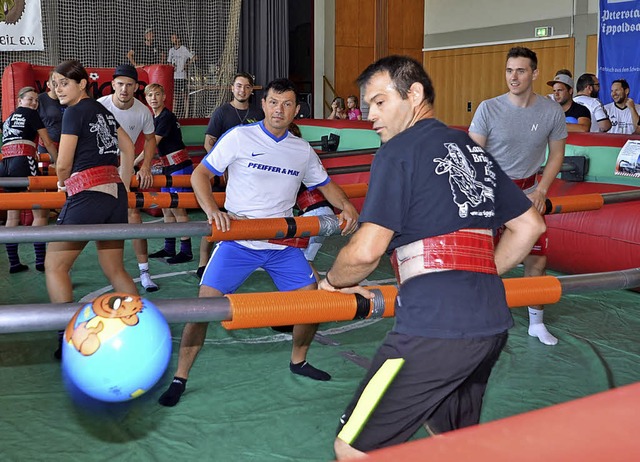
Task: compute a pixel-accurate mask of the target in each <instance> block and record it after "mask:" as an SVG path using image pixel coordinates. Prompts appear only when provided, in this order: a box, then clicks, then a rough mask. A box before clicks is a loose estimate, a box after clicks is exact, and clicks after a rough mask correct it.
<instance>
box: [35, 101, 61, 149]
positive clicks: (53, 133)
mask: <svg viewBox="0 0 640 462" xmlns="http://www.w3.org/2000/svg"><path fill="white" fill-rule="evenodd" d="M65 108H66V107H65V106H62V105H61V104H60V101H58V100H57V99H53V98H51V97H50V96H49V95H48V94H47V93H40V94H39V95H38V114H39V115H40V118H41V119H42V122H43V123H44V126H45V128H46V129H47V133H48V134H49V138H51V140H52V141H54V142H56V143H59V142H60V129H61V128H62V114H63V113H64V110H65ZM38 152H47V150H46V148H45V147H44V146H40V145H39V146H38Z"/></svg>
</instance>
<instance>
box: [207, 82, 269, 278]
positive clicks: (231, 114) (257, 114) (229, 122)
mask: <svg viewBox="0 0 640 462" xmlns="http://www.w3.org/2000/svg"><path fill="white" fill-rule="evenodd" d="M253 87H254V82H253V76H252V75H251V74H248V73H246V72H239V73H237V74H236V75H235V76H233V83H232V84H231V93H232V95H233V99H232V100H231V101H230V102H228V103H225V104H223V105H222V106H220V107H219V108H217V109H216V110H215V111H214V112H213V114H211V119H210V120H209V125H207V130H206V131H205V135H204V150H205V151H207V152H209V151H211V148H213V145H214V144H216V141H217V140H218V138H220V137H221V136H222V134H223V133H225V132H226V131H227V130H229V129H231V128H233V127H235V126H237V125H247V124H252V123H254V122H258V121H259V120H262V119H264V113H263V112H262V109H260V108H254V107H252V106H251V105H250V104H249V98H251V95H252V94H253ZM212 249H213V243H212V242H209V241H208V240H207V239H206V238H202V240H201V241H200V261H199V263H198V270H197V272H196V274H197V275H198V277H202V273H203V272H204V267H205V265H206V264H207V261H209V255H211V250H212Z"/></svg>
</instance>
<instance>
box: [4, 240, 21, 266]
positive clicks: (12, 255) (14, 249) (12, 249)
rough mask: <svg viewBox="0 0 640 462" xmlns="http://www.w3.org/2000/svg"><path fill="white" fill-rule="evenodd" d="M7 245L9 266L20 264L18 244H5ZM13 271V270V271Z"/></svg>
mask: <svg viewBox="0 0 640 462" xmlns="http://www.w3.org/2000/svg"><path fill="white" fill-rule="evenodd" d="M5 245H6V247H7V256H8V257H9V266H10V267H11V268H13V267H14V266H15V267H17V266H20V256H19V255H18V244H15V243H14V244H5ZM12 272H13V271H12Z"/></svg>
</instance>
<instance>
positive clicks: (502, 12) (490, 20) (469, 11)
mask: <svg viewBox="0 0 640 462" xmlns="http://www.w3.org/2000/svg"><path fill="white" fill-rule="evenodd" d="M573 3H574V0H426V1H425V11H426V18H425V26H426V28H425V33H426V34H440V33H444V32H453V31H459V30H467V29H481V28H484V27H492V26H500V25H506V24H517V23H522V22H531V21H544V20H546V19H553V18H562V17H566V16H571V15H572V13H573ZM591 3H594V4H595V12H597V10H598V2H597V0H589V8H591Z"/></svg>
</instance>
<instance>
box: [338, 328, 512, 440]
mask: <svg viewBox="0 0 640 462" xmlns="http://www.w3.org/2000/svg"><path fill="white" fill-rule="evenodd" d="M506 342H507V332H503V333H501V334H498V335H494V336H490V337H480V338H468V339H465V338H463V339H438V338H424V337H417V336H411V335H406V334H400V333H397V332H390V333H389V334H388V335H387V337H386V339H385V340H384V342H383V344H382V345H381V346H380V348H379V349H378V351H377V353H376V355H375V357H374V359H373V362H372V364H371V367H370V368H369V371H368V372H367V375H366V376H365V378H364V380H363V381H362V382H361V383H360V386H359V388H358V391H357V392H356V394H355V396H354V398H353V400H352V401H351V403H349V406H348V407H347V409H346V411H345V413H344V415H343V416H342V417H341V419H340V426H339V427H338V437H339V438H340V439H341V440H343V441H344V442H346V443H348V444H350V445H351V446H353V447H354V448H356V449H358V450H360V451H365V452H367V451H372V450H374V449H379V448H382V447H386V446H391V445H395V444H399V443H403V442H405V441H407V440H408V439H409V438H411V436H413V434H414V433H415V432H416V431H418V429H419V428H420V427H421V426H422V425H423V424H425V423H426V424H428V426H429V428H430V430H432V431H433V432H434V433H442V432H446V431H450V430H455V429H457V428H462V427H467V426H469V425H474V424H477V423H478V422H479V420H480V410H481V407H482V398H483V396H484V392H485V389H486V386H487V381H488V380H489V375H490V374H491V369H492V368H493V366H494V364H495V363H496V361H497V360H498V357H499V356H500V352H501V351H502V349H503V348H504V345H505V344H506Z"/></svg>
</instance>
